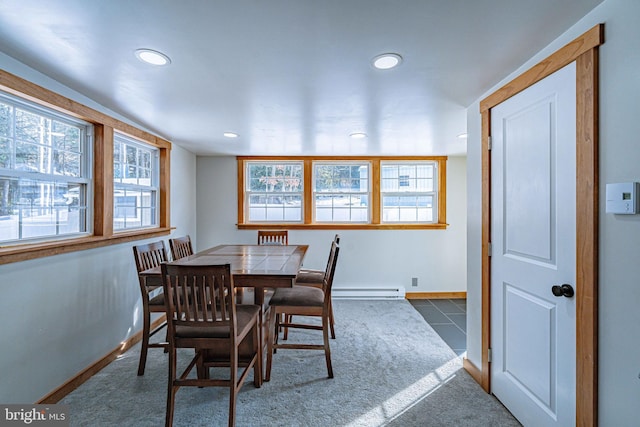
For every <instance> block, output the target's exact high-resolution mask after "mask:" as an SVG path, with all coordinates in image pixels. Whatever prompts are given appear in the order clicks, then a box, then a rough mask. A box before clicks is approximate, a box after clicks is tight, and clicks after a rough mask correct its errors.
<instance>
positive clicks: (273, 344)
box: [264, 242, 340, 381]
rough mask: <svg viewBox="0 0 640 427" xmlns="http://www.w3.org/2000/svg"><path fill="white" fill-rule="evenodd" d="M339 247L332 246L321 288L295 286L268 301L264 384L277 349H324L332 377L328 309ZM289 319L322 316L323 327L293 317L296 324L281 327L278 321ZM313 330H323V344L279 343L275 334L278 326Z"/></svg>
mask: <svg viewBox="0 0 640 427" xmlns="http://www.w3.org/2000/svg"><path fill="white" fill-rule="evenodd" d="M339 251H340V246H339V245H338V244H337V243H336V242H333V243H331V255H330V258H329V266H328V267H327V271H326V274H325V277H324V282H323V286H322V289H319V288H315V287H312V286H294V287H291V288H277V289H276V291H275V293H274V294H273V297H271V300H270V301H269V305H270V306H271V310H270V311H271V313H270V316H269V328H268V337H267V338H268V348H267V369H266V373H265V378H264V379H265V381H269V380H270V379H271V364H272V360H273V353H274V351H275V350H277V349H301V350H324V355H325V360H326V364H327V372H328V376H329V378H333V368H332V366H331V349H330V347H329V329H330V327H331V326H330V325H331V322H330V316H329V313H330V308H331V288H332V286H333V276H334V274H335V271H336V265H337V262H338V253H339ZM290 315H291V316H313V317H321V319H322V325H321V326H320V325H318V324H311V323H303V322H304V320H303V319H304V318H303V317H302V318H300V317H296V319H301V320H296V322H300V323H296V322H293V321H292V322H288V321H285V322H284V323H283V324H280V322H281V318H284V319H289V318H290ZM281 326H282V327H285V328H300V329H315V330H322V340H323V344H315V343H311V344H308V343H292V342H287V343H279V342H278V331H279V329H280V327H281Z"/></svg>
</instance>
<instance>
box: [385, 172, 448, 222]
mask: <svg viewBox="0 0 640 427" xmlns="http://www.w3.org/2000/svg"><path fill="white" fill-rule="evenodd" d="M418 165H433V176H432V177H431V179H432V181H433V184H434V185H433V189H432V190H431V191H417V190H416V191H401V190H400V187H410V186H411V180H412V179H415V180H418V179H419V177H418V176H416V177H415V178H411V176H410V175H400V170H398V178H397V181H398V191H385V190H383V187H384V185H383V181H384V179H385V178H384V177H383V176H382V170H383V168H384V166H397V167H398V168H400V167H402V166H411V167H415V166H418ZM439 166H440V165H439V162H437V161H433V160H420V161H406V160H403V161H397V160H394V161H389V160H382V161H381V162H380V182H381V185H380V213H381V218H380V221H381V222H382V223H383V224H429V223H430V224H437V223H438V218H439V215H438V214H439V210H438V205H439V197H440V194H439V193H440V192H439V182H438V181H439V175H438V168H439ZM385 196H389V197H407V196H409V197H421V196H426V197H431V203H432V208H431V210H432V212H433V217H435V218H436V220H435V221H417V220H416V221H400V220H398V221H385V220H384V219H383V217H384V208H385V206H384V202H383V199H384V197H385ZM416 213H417V210H416Z"/></svg>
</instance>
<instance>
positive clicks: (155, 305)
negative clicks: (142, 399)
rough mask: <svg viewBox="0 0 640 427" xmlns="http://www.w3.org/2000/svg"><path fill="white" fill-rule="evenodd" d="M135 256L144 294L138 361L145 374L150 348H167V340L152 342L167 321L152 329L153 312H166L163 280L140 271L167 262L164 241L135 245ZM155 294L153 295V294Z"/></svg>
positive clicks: (139, 373) (141, 289)
mask: <svg viewBox="0 0 640 427" xmlns="http://www.w3.org/2000/svg"><path fill="white" fill-rule="evenodd" d="M133 257H134V259H135V262H136V269H137V271H138V282H139V284H140V294H141V295H142V346H141V348H140V361H139V362H138V375H144V368H145V365H146V363H147V351H148V349H149V348H163V349H165V350H166V349H167V348H168V344H167V342H166V341H163V342H155V343H150V342H149V341H150V338H151V337H152V336H153V335H155V334H156V333H157V332H158V331H160V330H161V329H162V328H164V327H165V326H166V324H167V322H166V321H164V322H162V324H160V325H158V326H157V327H155V328H154V329H153V330H151V313H164V312H165V306H164V294H163V293H162V292H161V289H162V282H161V281H160V280H158V279H154V278H151V277H144V276H141V275H140V272H142V271H144V270H148V269H150V268H154V267H158V266H159V265H160V264H162V263H163V262H167V261H168V260H169V259H168V258H167V250H166V247H165V245H164V241H162V240H161V241H158V242H154V243H149V244H145V245H138V246H134V247H133ZM152 295H153V296H152Z"/></svg>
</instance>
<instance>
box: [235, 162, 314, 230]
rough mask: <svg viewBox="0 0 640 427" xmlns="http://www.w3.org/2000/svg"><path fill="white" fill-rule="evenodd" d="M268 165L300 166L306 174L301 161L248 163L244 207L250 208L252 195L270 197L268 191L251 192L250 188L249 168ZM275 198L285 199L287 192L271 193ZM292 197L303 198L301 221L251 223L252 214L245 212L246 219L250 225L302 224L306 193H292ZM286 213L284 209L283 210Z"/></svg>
mask: <svg viewBox="0 0 640 427" xmlns="http://www.w3.org/2000/svg"><path fill="white" fill-rule="evenodd" d="M266 164H272V165H285V166H298V165H300V166H301V168H302V171H303V173H304V163H303V162H300V161H247V162H245V163H244V165H243V170H242V171H243V177H244V178H243V179H244V183H245V187H243V197H245V199H244V201H243V203H244V206H245V207H247V208H249V200H250V198H251V196H252V195H258V194H262V195H264V196H265V197H268V195H269V193H270V192H268V191H263V192H259V191H255V192H253V191H249V190H248V188H250V182H249V180H250V176H249V167H250V166H252V165H266ZM271 193H272V194H273V195H274V196H275V195H281V196H283V197H286V194H287V193H286V192H282V191H281V192H271ZM291 195H293V196H297V195H300V196H301V205H300V220H295V221H293V220H292V221H268V220H265V221H263V222H260V221H251V220H250V218H249V216H250V212H248V211H247V212H244V217H245V218H246V219H247V222H249V223H261V224H277V223H281V224H300V223H302V222H303V220H304V191H300V192H291ZM283 211H284V208H283Z"/></svg>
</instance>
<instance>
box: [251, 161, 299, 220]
mask: <svg viewBox="0 0 640 427" xmlns="http://www.w3.org/2000/svg"><path fill="white" fill-rule="evenodd" d="M245 166H246V168H245V183H246V187H245V189H244V206H245V207H246V212H245V217H246V218H247V220H248V222H277V223H299V222H302V215H303V211H302V194H303V193H302V181H303V163H302V162H295V161H291V162H288V161H274V162H246V163H245Z"/></svg>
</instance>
